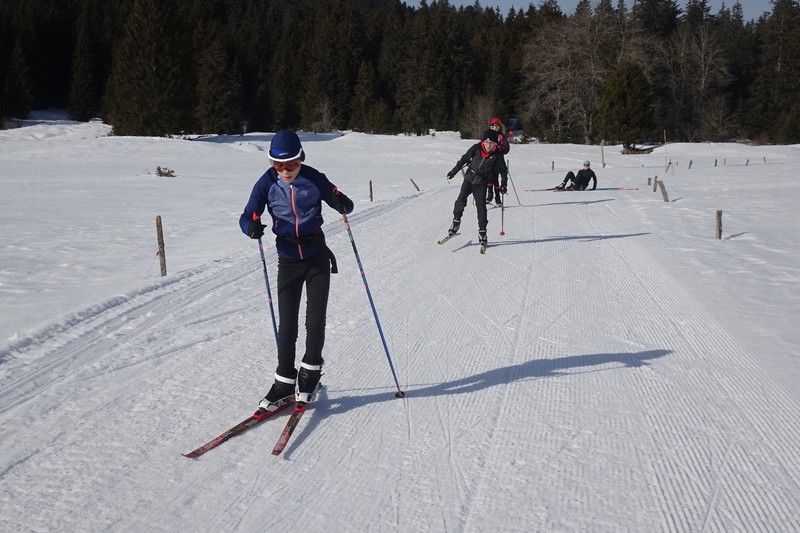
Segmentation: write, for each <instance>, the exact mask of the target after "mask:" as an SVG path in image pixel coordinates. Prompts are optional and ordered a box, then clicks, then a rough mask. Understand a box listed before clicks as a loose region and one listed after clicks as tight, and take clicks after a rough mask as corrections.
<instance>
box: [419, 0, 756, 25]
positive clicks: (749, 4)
mask: <svg viewBox="0 0 800 533" xmlns="http://www.w3.org/2000/svg"><path fill="white" fill-rule="evenodd" d="M429 2H430V0H429ZM722 2H723V0H711V1H710V2H709V5H710V6H711V12H712V13H716V12H717V11H719V8H720V6H721V5H722ZM406 3H407V4H408V5H419V2H417V1H414V0H406ZM450 3H451V4H453V5H456V6H457V5H472V4H473V3H474V0H450ZM531 3H532V4H533V5H535V6H538V5H539V4H540V3H541V1H540V0H532V1H528V0H481V5H484V6H493V7H499V8H500V11H501V12H502V13H507V12H508V10H509V9H511V8H512V7H515V8H517V9H519V8H527V7H528V4H531ZM558 3H559V5H560V6H561V10H562V11H564V12H565V13H567V14H571V13H572V12H574V11H575V6H576V5H577V4H578V0H558ZM614 3H615V4H616V1H615V2H614ZM626 3H627V4H633V2H632V1H631V0H628V1H626ZM685 3H686V2H685V1H683V0H679V2H678V4H679V5H681V6H683V5H685ZM733 3H734V0H726V1H725V5H726V6H728V7H731V6H732V5H733ZM741 4H742V10H743V11H744V18H745V19H747V20H749V19H757V18H758V17H759V16H760V15H761V14H762V13H763V12H764V11H771V10H772V4H770V1H769V0H741Z"/></svg>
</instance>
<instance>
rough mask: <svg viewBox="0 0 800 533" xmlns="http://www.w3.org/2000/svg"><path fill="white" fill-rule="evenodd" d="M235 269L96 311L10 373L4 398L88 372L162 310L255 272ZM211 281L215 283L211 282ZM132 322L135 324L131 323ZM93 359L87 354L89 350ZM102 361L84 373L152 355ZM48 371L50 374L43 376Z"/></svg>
mask: <svg viewBox="0 0 800 533" xmlns="http://www.w3.org/2000/svg"><path fill="white" fill-rule="evenodd" d="M233 267H234V268H235V269H236V270H237V272H235V273H231V272H229V268H231V267H229V268H225V269H222V270H218V271H215V272H213V273H211V274H210V275H202V276H192V277H186V278H184V282H183V283H179V284H175V285H172V286H171V287H172V290H170V291H169V292H167V293H166V294H165V293H163V292H162V293H150V292H148V293H147V296H146V297H145V298H144V299H143V300H141V299H140V298H139V297H134V298H132V299H130V300H129V301H128V302H127V305H124V306H122V307H116V308H113V309H109V313H106V314H110V316H106V314H101V315H97V316H96V317H93V318H91V319H89V320H88V321H84V322H82V323H81V325H82V326H84V327H83V328H82V331H80V332H77V333H78V336H77V337H74V338H71V339H69V340H67V341H66V342H65V344H64V345H63V346H59V347H58V348H56V349H54V350H46V351H45V352H43V354H42V355H41V356H40V357H37V358H36V360H35V361H33V362H31V363H30V364H29V365H27V366H28V368H27V369H26V371H25V372H24V373H23V374H22V375H21V376H20V377H19V378H16V377H14V378H12V379H10V380H9V381H10V382H9V383H8V384H6V385H5V386H4V392H3V393H2V394H1V395H0V398H2V399H3V400H4V403H5V404H6V405H7V406H8V407H9V408H13V407H17V406H19V405H21V404H22V403H25V402H26V401H28V400H30V399H31V398H32V397H34V396H38V395H40V394H41V393H42V390H43V388H49V387H50V386H51V385H59V384H64V383H65V382H67V383H68V382H70V381H72V379H73V378H75V377H77V375H78V374H80V373H83V372H87V367H91V366H92V365H88V363H89V362H92V361H94V362H96V363H100V362H101V361H102V360H104V359H106V360H107V359H109V355H110V354H112V353H113V352H115V351H117V350H120V349H121V348H123V347H124V346H126V345H127V343H129V342H130V341H131V340H132V339H134V338H137V337H141V336H142V335H146V334H147V333H148V332H149V331H150V330H151V329H152V328H153V327H156V326H159V325H163V318H162V317H163V316H170V315H171V314H174V313H175V312H177V311H178V310H180V309H181V308H184V307H187V306H192V305H194V304H195V302H196V301H197V300H198V299H199V298H201V297H204V296H207V295H210V294H212V293H214V292H216V291H219V290H221V289H222V288H224V287H227V286H229V285H230V284H233V283H238V282H239V281H240V280H241V279H242V278H243V277H246V276H248V275H253V272H247V271H245V272H241V270H243V269H242V268H241V267H240V266H238V267H237V265H234V266H233ZM212 283H213V285H212ZM132 323H134V324H136V327H132ZM87 355H88V357H90V358H91V359H89V360H87V357H86V356H87ZM110 359H111V360H110V361H108V362H107V363H104V364H102V365H101V366H100V368H97V369H91V370H93V373H92V374H91V375H88V376H86V375H85V376H80V379H82V380H85V379H91V378H93V377H96V376H100V375H105V374H107V373H108V372H109V370H111V371H116V370H120V369H125V368H127V367H130V366H133V365H137V364H141V363H144V362H147V361H149V360H151V358H145V359H143V360H135V361H132V362H125V363H119V362H117V361H115V360H114V359H113V358H110ZM55 368H61V372H60V373H59V375H57V376H54V377H53V376H52V373H53V370H54V369H55ZM44 377H48V378H50V379H48V380H44V379H43V378H44ZM28 386H35V390H28Z"/></svg>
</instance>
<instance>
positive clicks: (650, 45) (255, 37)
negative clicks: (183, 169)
mask: <svg viewBox="0 0 800 533" xmlns="http://www.w3.org/2000/svg"><path fill="white" fill-rule="evenodd" d="M490 4H491V2H487V5H483V4H482V3H480V2H479V1H478V0H476V1H475V3H474V4H472V5H469V6H466V7H463V6H455V5H453V4H450V3H448V2H447V1H432V2H426V1H425V0H422V1H421V2H420V3H419V4H414V5H413V6H409V5H407V4H406V3H404V2H401V1H399V0H316V1H312V0H182V1H175V2H164V1H160V0H25V1H19V2H17V1H5V2H0V92H2V99H0V116H1V117H3V118H4V119H6V120H4V123H7V121H8V120H9V119H15V118H16V119H21V118H25V117H26V116H27V115H28V114H29V113H30V111H31V110H32V109H42V108H50V107H58V108H64V109H68V110H69V114H70V116H71V117H72V118H73V119H76V120H90V119H92V118H95V117H101V118H102V119H103V120H105V121H106V122H108V123H109V124H111V125H112V126H113V131H114V133H115V134H117V135H157V136H161V135H173V134H180V133H182V132H186V133H189V132H194V133H228V134H235V133H242V132H246V131H275V130H277V129H279V128H281V127H291V128H295V129H304V130H313V131H330V130H334V129H351V130H356V131H363V132H371V133H408V134H423V133H428V132H429V131H430V130H457V131H461V132H462V133H463V134H464V135H476V134H478V133H479V132H480V131H481V130H482V129H483V128H484V127H485V125H486V120H487V118H488V117H490V116H498V117H501V118H502V119H503V120H504V121H505V123H506V125H507V126H514V127H516V128H517V129H518V130H520V131H524V136H523V140H524V139H538V140H540V141H544V142H575V143H600V142H601V140H605V141H606V142H623V143H637V142H654V141H659V140H662V139H663V137H664V136H665V135H666V136H667V137H669V140H670V141H677V140H685V141H724V140H747V141H752V142H759V143H798V142H800V74H799V73H800V2H798V1H797V0H773V1H772V6H771V10H770V11H769V12H768V13H765V14H764V15H763V16H761V17H760V18H759V19H757V20H745V19H744V17H743V14H742V6H741V4H740V2H738V1H735V2H731V4H730V5H727V4H723V5H722V7H721V8H719V9H718V10H712V9H711V7H710V6H709V2H708V1H706V0H688V1H687V2H685V3H681V4H679V3H678V2H676V1H674V0H634V1H633V2H630V1H628V2H626V1H624V0H614V1H612V0H593V1H589V0H581V1H580V2H579V3H578V6H577V8H576V9H575V10H574V12H569V13H567V12H564V11H562V9H561V8H560V7H559V4H558V3H557V2H556V1H555V0H542V1H539V2H536V3H532V4H530V5H529V6H528V8H527V9H524V10H514V9H512V10H510V11H508V12H506V13H502V12H499V11H498V10H497V9H495V8H492V7H488V5H490Z"/></svg>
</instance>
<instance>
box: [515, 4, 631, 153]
mask: <svg viewBox="0 0 800 533" xmlns="http://www.w3.org/2000/svg"><path fill="white" fill-rule="evenodd" d="M621 35H622V33H621V27H620V21H619V20H617V18H616V17H615V16H614V12H613V9H612V8H611V4H610V2H607V1H606V2H601V3H600V4H599V5H598V6H597V7H596V8H595V10H594V12H592V11H591V9H590V8H589V4H588V2H583V3H582V4H581V5H580V6H579V9H577V10H576V13H575V15H574V16H572V17H570V18H569V19H567V20H566V21H565V22H563V23H556V24H552V25H550V26H548V27H546V28H545V29H544V30H543V31H542V32H540V33H539V34H537V35H536V36H535V37H534V39H533V40H532V41H531V42H530V43H529V44H528V46H527V48H526V50H525V62H524V72H523V77H524V83H525V85H524V87H525V94H524V98H525V101H526V103H527V110H526V111H527V114H528V115H529V116H531V117H535V118H536V119H537V120H538V121H539V122H541V123H544V124H549V125H550V129H551V131H552V132H553V135H554V137H555V139H556V140H563V139H564V132H565V130H568V129H571V128H572V127H574V126H578V127H579V128H580V130H581V131H582V132H583V138H584V141H585V142H586V143H591V142H593V141H594V137H595V121H596V119H595V116H596V114H597V109H598V106H599V102H600V96H601V95H602V92H603V90H604V88H605V83H606V79H607V77H608V75H609V73H610V72H611V70H612V69H613V68H614V67H615V66H616V64H617V63H618V61H619V60H620V57H621V56H622V55H623V53H622V51H621V49H622V44H623V41H622V38H621ZM629 37H631V39H632V36H631V35H629ZM631 55H632V54H631Z"/></svg>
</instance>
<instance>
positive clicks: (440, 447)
mask: <svg viewBox="0 0 800 533" xmlns="http://www.w3.org/2000/svg"><path fill="white" fill-rule="evenodd" d="M108 132H109V127H108V126H107V125H104V124H102V123H86V124H78V123H71V122H69V121H64V120H42V121H39V123H38V124H34V125H30V126H27V127H23V128H19V129H14V130H7V131H1V132H0V315H1V316H2V320H0V509H2V512H0V531H29V530H31V531H53V530H59V531H87V530H101V529H111V530H125V531H176V530H181V531H216V530H224V531H229V530H241V531H286V530H291V529H302V530H304V531H329V530H331V529H333V528H339V529H344V530H346V531H488V530H501V531H536V530H570V531H572V530H602V531H610V530H613V531H618V530H635V531H654V530H681V531H700V530H727V531H730V530H748V531H754V530H770V531H778V530H780V531H790V530H798V529H800V446H798V442H800V387H798V383H800V359H798V355H797V346H798V345H800V332H799V331H800V330H799V329H798V328H797V322H798V318H800V246H798V242H797V241H798V239H797V235H798V232H799V230H800V221H798V216H797V215H798V208H797V206H798V204H799V203H800V193H798V188H797V186H796V183H795V181H796V176H795V168H796V167H797V165H798V163H799V162H800V146H746V145H739V144H669V145H667V146H666V147H660V148H657V149H656V150H655V151H654V152H653V153H652V154H650V155H638V156H623V155H621V154H620V153H619V147H605V153H604V156H605V161H606V168H602V164H601V153H600V148H599V147H597V146H582V145H533V144H532V145H514V146H513V147H512V149H511V154H510V161H511V171H512V178H513V183H514V185H515V186H516V190H517V192H518V194H519V200H520V202H518V201H517V198H516V196H515V195H514V194H513V192H512V191H510V193H511V194H510V195H509V196H508V197H507V200H506V203H507V208H506V209H505V211H504V212H502V213H501V210H499V209H491V210H490V211H489V218H490V224H489V234H490V246H489V249H488V251H487V253H486V255H480V254H479V253H478V247H477V245H476V242H477V223H476V221H475V210H474V208H473V207H471V206H469V207H468V208H467V211H466V213H465V216H464V221H463V223H462V232H461V235H459V236H457V237H455V238H453V239H452V240H450V241H449V242H448V243H446V244H445V245H442V246H439V245H437V244H436V240H437V239H438V238H440V237H442V236H443V235H444V234H445V232H446V229H447V227H448V226H449V222H450V219H451V217H452V216H451V211H452V204H453V201H454V200H455V196H456V194H457V188H458V184H457V183H456V182H458V181H459V178H456V179H455V180H453V183H447V182H446V181H445V180H444V179H443V176H444V174H445V173H446V172H447V171H448V170H449V169H450V168H451V167H452V165H453V164H454V163H455V161H456V160H457V159H458V157H459V156H460V155H461V154H462V153H463V152H464V151H465V150H466V149H467V148H468V147H469V145H470V144H471V142H470V141H467V140H459V139H458V138H457V136H456V135H455V134H452V133H438V134H436V136H433V137H431V136H427V137H409V136H372V135H363V134H358V133H346V134H344V135H313V134H304V135H303V136H302V139H303V142H304V147H305V149H306V153H307V155H308V158H307V161H306V162H307V163H308V164H310V165H312V166H315V167H317V168H318V169H320V170H322V171H323V172H326V173H327V174H328V176H329V177H330V178H331V179H332V181H333V182H334V183H336V184H337V185H338V186H339V187H340V188H341V189H342V190H343V191H345V192H346V193H347V194H348V195H350V196H351V197H352V198H353V199H354V200H355V201H356V211H355V212H354V214H353V215H352V216H351V217H350V222H351V226H352V229H353V233H354V237H355V240H356V244H357V246H358V250H359V253H360V255H361V258H362V261H363V264H364V269H365V273H366V275H367V278H368V282H369V286H370V288H371V290H372V293H373V296H374V298H375V303H376V306H377V309H378V312H379V313H380V319H381V323H382V326H383V329H384V332H385V333H386V338H387V341H388V345H389V347H390V350H391V354H392V358H393V361H394V364H395V366H396V369H397V373H398V377H399V379H400V385H401V387H402V388H403V389H404V390H405V391H406V392H407V398H406V399H405V400H400V399H395V398H394V396H393V391H394V390H395V387H394V382H393V380H392V376H391V373H390V370H389V366H388V364H387V361H386V357H385V355H384V351H383V347H382V344H381V341H380V337H379V336H378V332H377V329H376V327H375V322H374V319H373V316H372V312H371V310H370V307H369V304H368V301H367V297H366V293H365V291H364V286H363V282H362V280H361V277H360V274H359V272H358V267H357V264H356V262H355V257H354V254H353V252H352V248H351V246H350V242H349V238H348V236H347V233H346V231H345V228H344V226H343V224H342V221H341V218H340V217H338V216H336V213H334V212H333V211H332V210H330V209H328V208H327V207H326V208H325V209H326V211H325V216H326V220H327V223H326V226H325V231H326V233H327V235H328V242H329V245H330V246H331V248H332V249H333V251H334V252H335V253H336V255H337V257H338V259H339V268H340V273H339V274H337V275H335V276H333V281H332V290H331V299H330V305H329V315H328V329H327V337H326V348H325V352H324V355H325V360H326V367H325V372H326V375H325V378H324V380H323V381H324V382H325V385H326V387H325V388H324V389H323V392H322V395H321V397H320V399H319V401H318V402H317V403H316V404H315V406H314V408H313V409H312V410H310V411H309V412H308V413H307V414H306V415H305V417H304V419H303V420H302V422H301V425H300V427H299V428H298V430H297V432H296V434H295V436H294V437H293V439H292V441H291V442H290V444H289V446H288V448H287V449H286V451H285V452H284V455H282V456H281V457H279V458H276V457H273V456H271V455H270V453H269V452H270V450H271V447H272V445H273V444H274V442H275V440H276V439H277V437H278V434H279V433H280V430H281V428H282V425H283V422H285V420H286V417H285V416H281V417H279V418H278V419H277V420H269V421H266V422H264V423H263V424H262V425H260V426H258V427H257V428H254V429H253V430H251V431H249V432H248V433H246V434H244V435H242V436H239V437H236V438H234V439H232V440H230V441H229V442H226V443H225V444H223V445H222V446H221V447H219V448H217V449H215V450H213V451H211V452H209V453H208V454H207V455H205V456H203V457H202V458H200V459H199V460H197V461H192V460H188V459H186V458H184V457H182V456H181V453H182V452H186V451H188V450H191V449H193V448H195V447H197V446H199V445H200V444H202V443H203V442H205V441H207V440H209V439H210V438H211V437H213V436H215V435H216V434H218V433H220V432H222V431H223V430H224V429H226V428H227V427H229V426H231V425H233V424H234V423H236V422H238V421H240V420H241V419H243V418H244V417H246V416H247V415H248V414H249V413H250V412H251V411H252V410H253V408H254V406H255V404H256V402H257V400H258V399H259V398H260V396H262V395H263V394H264V393H265V392H266V390H267V388H268V386H269V384H270V382H271V375H272V372H273V371H274V367H275V364H276V359H275V345H274V338H273V334H272V330H271V323H270V318H269V310H268V307H267V299H266V291H265V288H264V278H263V273H262V270H261V261H260V258H259V255H258V249H257V246H256V245H255V243H254V242H253V241H251V240H250V239H248V238H246V237H245V236H244V235H242V234H241V232H240V230H239V228H238V224H237V222H238V217H239V214H240V211H241V209H242V207H243V206H244V203H245V202H246V200H247V197H248V194H249V192H250V189H251V187H252V184H253V183H254V182H255V180H256V179H257V178H258V176H260V174H261V173H262V172H263V170H264V169H265V167H266V164H267V161H266V153H265V150H266V148H267V147H268V145H269V139H270V137H271V134H260V133H254V134H248V135H246V136H241V137H240V136H231V137H212V136H201V137H198V138H196V139H194V140H181V139H164V138H127V137H110V136H108V135H107V134H108ZM584 159H591V160H592V162H593V167H594V169H595V171H596V172H597V174H598V177H599V186H598V190H596V191H592V192H582V193H581V192H563V193H557V192H530V191H529V189H541V188H546V187H550V186H553V185H555V184H556V183H558V182H560V181H561V179H562V178H563V176H564V174H565V173H566V171H567V170H576V169H577V168H578V167H579V165H580V162H581V161H583V160H584ZM715 159H717V166H715V165H714V160H715ZM748 159H749V162H748ZM670 160H671V161H672V163H673V164H672V165H671V166H670V168H669V171H668V172H667V173H666V174H665V167H666V164H667V162H668V161H670ZM689 161H692V167H691V169H689V168H688V166H689ZM156 166H162V167H168V168H170V169H172V170H174V171H175V174H176V176H175V177H170V178H162V177H158V176H155V175H154V172H155V168H156ZM552 166H555V170H552ZM654 175H658V176H659V177H660V178H663V179H664V182H665V184H666V188H667V191H668V193H669V199H670V201H669V202H668V203H666V202H664V201H663V200H662V198H661V195H660V194H659V193H658V192H653V191H652V188H650V187H648V186H647V185H646V182H647V178H648V177H652V176H654ZM411 179H413V180H414V181H415V182H416V183H417V184H418V185H419V187H420V188H421V192H417V191H416V189H415V188H414V187H413V185H412V183H411ZM370 180H371V181H372V183H373V191H374V196H375V201H374V202H372V203H371V202H370V201H369V182H370ZM620 187H624V188H625V190H620ZM637 187H638V190H637V189H636V188H637ZM631 189H633V190H631ZM520 203H521V204H522V205H519V204H520ZM718 209H721V210H722V211H723V229H724V232H723V239H722V240H717V239H716V238H715V235H714V233H715V228H714V217H715V212H716V210H718ZM156 215H161V217H162V218H163V221H164V228H165V233H166V258H167V267H168V271H169V273H170V275H169V276H167V277H165V278H161V277H159V266H158V258H157V256H156V255H155V252H156V250H157V246H156V238H155V222H154V221H155V217H156ZM501 216H502V221H503V223H502V227H503V229H504V231H505V236H503V237H501V236H499V232H500V229H501ZM267 241H269V239H267ZM267 252H268V253H267V261H268V267H269V271H270V274H271V276H270V279H271V282H272V283H273V289H274V282H275V275H276V270H275V261H276V258H275V253H274V250H273V249H272V248H271V247H270V248H268V250H267ZM300 342H302V336H301V339H300Z"/></svg>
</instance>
